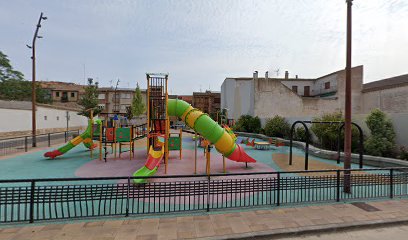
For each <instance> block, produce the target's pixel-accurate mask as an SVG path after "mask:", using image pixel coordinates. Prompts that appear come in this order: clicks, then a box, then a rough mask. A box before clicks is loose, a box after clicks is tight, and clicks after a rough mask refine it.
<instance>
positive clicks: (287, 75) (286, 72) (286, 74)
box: [285, 71, 289, 79]
mask: <svg viewBox="0 0 408 240" xmlns="http://www.w3.org/2000/svg"><path fill="white" fill-rule="evenodd" d="M288 78H289V72H288V71H285V79H288Z"/></svg>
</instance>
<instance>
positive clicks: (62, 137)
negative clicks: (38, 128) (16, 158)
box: [0, 130, 79, 156]
mask: <svg viewBox="0 0 408 240" xmlns="http://www.w3.org/2000/svg"><path fill="white" fill-rule="evenodd" d="M74 135H79V130H72V131H64V132H54V133H46V134H38V135H36V137H35V140H36V144H37V147H50V146H51V145H52V144H57V143H64V142H67V141H68V140H70V139H71V138H72V137H73V136H74ZM32 144H33V137H32V136H31V135H30V136H23V137H14V138H3V139H0V156H7V155H9V154H14V153H19V152H27V151H28V150H30V149H32V148H33V147H32Z"/></svg>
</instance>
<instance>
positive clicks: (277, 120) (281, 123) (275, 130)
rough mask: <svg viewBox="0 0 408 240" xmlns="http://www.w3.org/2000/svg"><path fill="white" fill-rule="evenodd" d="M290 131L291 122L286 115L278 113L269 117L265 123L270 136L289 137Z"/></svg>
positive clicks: (267, 133) (266, 132)
mask: <svg viewBox="0 0 408 240" xmlns="http://www.w3.org/2000/svg"><path fill="white" fill-rule="evenodd" d="M289 133H290V126H289V123H288V122H287V121H286V119H285V118H284V117H281V116H278V115H276V116H275V117H273V118H271V119H268V121H267V122H266V124H265V134H266V135H267V136H270V137H280V138H285V137H288V136H289Z"/></svg>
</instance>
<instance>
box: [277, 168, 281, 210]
mask: <svg viewBox="0 0 408 240" xmlns="http://www.w3.org/2000/svg"><path fill="white" fill-rule="evenodd" d="M280 188H281V186H280V172H278V176H277V183H276V191H277V192H276V206H280Z"/></svg>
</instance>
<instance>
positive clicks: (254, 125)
mask: <svg viewBox="0 0 408 240" xmlns="http://www.w3.org/2000/svg"><path fill="white" fill-rule="evenodd" d="M233 128H234V130H235V131H239V132H248V133H259V131H261V120H260V119H259V117H252V116H251V115H242V116H241V117H240V118H239V119H238V121H237V123H236V124H235V126H234V127H233Z"/></svg>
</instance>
